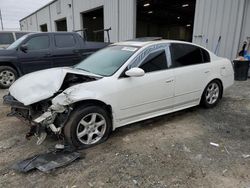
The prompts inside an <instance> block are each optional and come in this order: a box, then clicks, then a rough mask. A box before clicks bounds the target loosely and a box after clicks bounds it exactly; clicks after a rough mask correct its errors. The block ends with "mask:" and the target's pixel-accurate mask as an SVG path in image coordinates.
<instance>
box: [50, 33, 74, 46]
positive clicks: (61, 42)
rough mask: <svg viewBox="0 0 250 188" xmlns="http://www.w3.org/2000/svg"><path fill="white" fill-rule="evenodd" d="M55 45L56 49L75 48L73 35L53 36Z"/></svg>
mask: <svg viewBox="0 0 250 188" xmlns="http://www.w3.org/2000/svg"><path fill="white" fill-rule="evenodd" d="M55 44H56V47H58V48H70V47H74V46H75V44H76V41H75V38H74V36H73V35H69V34H60V35H55Z"/></svg>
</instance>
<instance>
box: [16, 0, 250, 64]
mask: <svg viewBox="0 0 250 188" xmlns="http://www.w3.org/2000/svg"><path fill="white" fill-rule="evenodd" d="M20 27H21V30H28V31H75V30H81V29H83V28H87V36H88V39H89V40H97V41H107V35H106V33H101V34H96V35H95V34H93V32H92V31H93V30H99V29H103V28H109V27H111V28H112V30H111V31H110V39H111V42H117V41H122V40H128V39H132V38H136V37H145V36H162V37H163V38H167V39H177V40H186V41H191V42H194V43H197V44H200V45H202V46H204V47H207V48H208V49H210V50H211V51H216V53H217V54H218V55H220V56H223V57H227V58H230V59H234V58H235V57H236V55H237V52H238V51H239V49H240V48H241V46H242V43H243V41H245V40H249V41H250V0H178V1H176V0H54V1H52V2H50V3H49V4H47V5H45V6H44V7H42V8H40V9H39V10H37V11H35V12H34V13H32V14H30V15H29V16H27V17H25V18H23V19H21V20H20Z"/></svg>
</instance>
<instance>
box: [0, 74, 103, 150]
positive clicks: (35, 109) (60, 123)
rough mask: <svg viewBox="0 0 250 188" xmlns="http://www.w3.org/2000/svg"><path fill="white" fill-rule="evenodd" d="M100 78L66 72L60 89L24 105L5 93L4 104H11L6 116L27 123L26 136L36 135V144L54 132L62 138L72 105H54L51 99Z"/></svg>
mask: <svg viewBox="0 0 250 188" xmlns="http://www.w3.org/2000/svg"><path fill="white" fill-rule="evenodd" d="M100 78H101V77H95V76H91V75H82V74H76V73H66V74H65V76H64V80H63V82H62V84H61V86H60V89H59V90H58V91H56V92H55V93H54V94H53V96H51V97H49V98H47V99H44V100H41V101H39V102H35V103H32V104H30V105H24V104H23V103H22V102H19V101H18V100H17V99H15V98H14V97H13V96H12V95H11V94H9V95H6V96H4V104H6V105H9V106H11V112H10V113H9V114H8V116H15V117H17V118H19V119H21V120H22V121H24V122H25V123H27V124H29V125H30V131H29V132H28V133H27V135H26V138H27V139H29V138H30V137H31V136H33V135H35V136H37V138H38V140H37V144H38V145H40V144H41V143H42V142H43V141H44V140H45V138H46V136H47V134H55V135H57V136H58V138H63V132H62V129H63V127H64V125H65V123H66V122H67V120H68V118H69V115H70V112H71V111H72V110H73V108H74V106H73V104H69V105H65V106H61V105H54V104H53V103H52V100H53V99H54V98H55V97H56V96H58V95H60V94H62V93H63V92H64V90H65V89H67V88H70V87H72V86H75V85H78V84H82V83H87V82H92V81H96V80H98V79H100ZM65 95H66V94H65Z"/></svg>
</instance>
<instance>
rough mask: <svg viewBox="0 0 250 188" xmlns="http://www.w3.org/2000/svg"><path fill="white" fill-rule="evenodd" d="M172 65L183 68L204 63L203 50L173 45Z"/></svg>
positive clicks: (183, 45) (185, 45)
mask: <svg viewBox="0 0 250 188" xmlns="http://www.w3.org/2000/svg"><path fill="white" fill-rule="evenodd" d="M170 51H171V57H172V65H171V67H181V66H187V65H195V64H200V63H203V56H202V51H201V48H199V47H196V46H193V45H190V44H177V43H173V44H171V46H170Z"/></svg>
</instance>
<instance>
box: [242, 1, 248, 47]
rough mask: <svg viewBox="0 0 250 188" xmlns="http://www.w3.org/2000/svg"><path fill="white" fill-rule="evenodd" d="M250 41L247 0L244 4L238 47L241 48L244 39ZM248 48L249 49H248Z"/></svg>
mask: <svg viewBox="0 0 250 188" xmlns="http://www.w3.org/2000/svg"><path fill="white" fill-rule="evenodd" d="M247 40H248V41H249V42H250V0H247V2H246V6H245V15H244V20H243V26H242V31H241V40H240V45H239V48H240V49H241V48H242V45H243V42H244V41H247ZM248 50H250V49H248Z"/></svg>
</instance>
